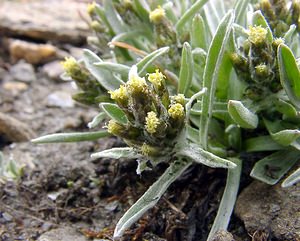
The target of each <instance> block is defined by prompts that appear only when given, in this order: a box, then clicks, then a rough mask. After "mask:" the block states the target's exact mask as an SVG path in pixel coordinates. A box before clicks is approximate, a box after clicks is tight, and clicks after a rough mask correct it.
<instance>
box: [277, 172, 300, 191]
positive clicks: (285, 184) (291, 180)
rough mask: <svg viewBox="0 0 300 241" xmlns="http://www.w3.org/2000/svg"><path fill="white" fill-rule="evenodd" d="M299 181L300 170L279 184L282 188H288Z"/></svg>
mask: <svg viewBox="0 0 300 241" xmlns="http://www.w3.org/2000/svg"><path fill="white" fill-rule="evenodd" d="M299 181H300V168H298V169H297V170H296V171H295V172H293V173H292V174H291V175H289V176H288V178H287V179H285V180H284V182H283V183H282V184H281V186H282V187H290V186H292V185H294V184H295V183H297V182H299Z"/></svg>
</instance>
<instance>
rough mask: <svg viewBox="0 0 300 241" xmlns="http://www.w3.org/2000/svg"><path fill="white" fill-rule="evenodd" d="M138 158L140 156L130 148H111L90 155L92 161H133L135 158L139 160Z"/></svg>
mask: <svg viewBox="0 0 300 241" xmlns="http://www.w3.org/2000/svg"><path fill="white" fill-rule="evenodd" d="M140 157H142V156H141V155H139V154H137V153H136V152H135V150H134V149H133V148H132V147H117V148H112V149H109V150H104V151H100V152H97V153H93V154H92V155H91V158H92V160H95V159H98V158H113V159H120V158H127V159H135V158H140Z"/></svg>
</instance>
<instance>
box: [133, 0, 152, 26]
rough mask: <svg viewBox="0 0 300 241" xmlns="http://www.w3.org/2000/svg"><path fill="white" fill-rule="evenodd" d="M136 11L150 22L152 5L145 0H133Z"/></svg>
mask: <svg viewBox="0 0 300 241" xmlns="http://www.w3.org/2000/svg"><path fill="white" fill-rule="evenodd" d="M133 4H134V5H133V6H134V8H135V10H136V13H137V14H138V15H139V16H140V17H141V18H142V19H143V20H144V21H145V22H146V23H147V22H149V11H150V7H149V5H148V3H147V2H146V1H145V0H133Z"/></svg>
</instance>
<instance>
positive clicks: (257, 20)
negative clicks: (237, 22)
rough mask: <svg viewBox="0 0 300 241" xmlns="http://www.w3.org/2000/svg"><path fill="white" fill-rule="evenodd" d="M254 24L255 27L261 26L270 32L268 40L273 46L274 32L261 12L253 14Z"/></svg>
mask: <svg viewBox="0 0 300 241" xmlns="http://www.w3.org/2000/svg"><path fill="white" fill-rule="evenodd" d="M252 24H253V25H254V26H261V27H263V28H266V29H267V31H268V33H267V40H268V42H269V43H270V44H272V42H273V34H272V30H271V28H270V26H269V24H268V22H267V20H266V19H265V17H264V15H263V14H262V13H261V11H260V10H259V11H256V12H254V13H253V16H252Z"/></svg>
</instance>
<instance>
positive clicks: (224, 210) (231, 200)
mask: <svg viewBox="0 0 300 241" xmlns="http://www.w3.org/2000/svg"><path fill="white" fill-rule="evenodd" d="M231 161H232V162H234V163H235V164H236V165H237V167H236V168H234V169H228V172H227V181H226V186H225V190H224V193H223V196H222V200H221V203H220V206H219V210H218V213H217V216H216V218H215V221H214V224H213V226H212V228H211V230H210V233H209V235H208V238H207V240H208V241H209V240H211V239H212V238H213V236H214V234H215V233H216V232H217V231H219V230H227V227H228V224H229V221H230V217H231V214H232V211H233V208H234V204H235V200H236V197H237V192H238V189H239V184H240V176H241V170H242V161H241V160H240V159H237V158H234V159H231Z"/></svg>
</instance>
